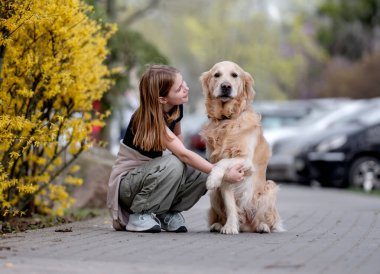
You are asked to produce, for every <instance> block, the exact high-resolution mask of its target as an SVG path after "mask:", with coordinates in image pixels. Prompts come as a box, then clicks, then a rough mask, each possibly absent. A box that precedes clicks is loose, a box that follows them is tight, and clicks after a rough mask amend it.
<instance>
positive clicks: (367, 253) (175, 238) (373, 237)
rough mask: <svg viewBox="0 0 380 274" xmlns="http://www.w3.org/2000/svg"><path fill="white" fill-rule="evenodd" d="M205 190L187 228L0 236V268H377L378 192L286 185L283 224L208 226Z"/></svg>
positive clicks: (75, 227) (103, 227)
mask: <svg viewBox="0 0 380 274" xmlns="http://www.w3.org/2000/svg"><path fill="white" fill-rule="evenodd" d="M208 205H209V204H208V197H204V198H202V199H201V201H200V202H199V203H198V204H197V205H196V206H195V207H194V208H193V209H191V210H190V211H189V212H185V214H184V215H185V218H186V221H187V223H188V229H189V232H188V233H185V234H175V233H167V232H162V233H159V234H143V233H130V232H115V231H113V230H112V229H111V226H110V222H109V219H108V216H107V217H100V218H96V219H92V220H90V221H85V222H78V223H74V224H68V225H63V226H61V227H60V228H62V229H64V228H70V227H72V232H65V233H63V232H55V231H54V230H55V229H57V228H56V227H55V228H47V229H42V230H36V231H29V232H27V233H19V234H14V235H8V236H6V237H3V238H0V273H4V274H6V273H28V274H32V273H42V274H43V273H49V274H50V273H70V274H72V273H86V274H87V273H91V274H93V273H104V274H108V273H208V274H209V273H211V274H212V273H235V274H236V273H334V274H337V273H345V274H346V273H361V274H363V273H380V262H379V261H380V214H379V213H380V198H379V197H371V196H366V195H362V194H356V193H351V192H348V191H340V190H326V189H313V188H301V187H297V186H288V185H284V186H282V188H281V191H280V192H279V201H278V205H279V211H280V213H281V215H282V217H283V219H284V223H285V227H286V228H287V232H283V233H272V234H256V233H255V234H252V233H242V234H239V235H221V234H217V233H209V232H208V230H207V222H206V211H207V208H208Z"/></svg>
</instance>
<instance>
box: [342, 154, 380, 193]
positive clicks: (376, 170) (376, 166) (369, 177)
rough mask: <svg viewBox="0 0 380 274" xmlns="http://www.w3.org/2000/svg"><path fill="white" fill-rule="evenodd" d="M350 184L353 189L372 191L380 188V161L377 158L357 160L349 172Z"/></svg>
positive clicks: (368, 157)
mask: <svg viewBox="0 0 380 274" xmlns="http://www.w3.org/2000/svg"><path fill="white" fill-rule="evenodd" d="M348 182H349V185H350V186H351V187H359V188H363V189H364V190H365V191H371V190H372V189H374V188H379V187H380V160H379V159H377V158H375V157H370V156H366V157H361V158H358V159H356V160H355V161H354V162H353V163H352V165H351V168H350V170H349V175H348Z"/></svg>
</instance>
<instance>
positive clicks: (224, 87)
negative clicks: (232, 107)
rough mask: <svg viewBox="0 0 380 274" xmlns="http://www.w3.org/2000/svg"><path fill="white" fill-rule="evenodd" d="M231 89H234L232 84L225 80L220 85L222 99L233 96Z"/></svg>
mask: <svg viewBox="0 0 380 274" xmlns="http://www.w3.org/2000/svg"><path fill="white" fill-rule="evenodd" d="M231 91H232V86H231V84H230V83H228V82H223V83H222V84H221V85H220V93H219V97H221V98H222V99H230V98H231Z"/></svg>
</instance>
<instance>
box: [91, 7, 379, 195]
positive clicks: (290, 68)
mask: <svg viewBox="0 0 380 274" xmlns="http://www.w3.org/2000/svg"><path fill="white" fill-rule="evenodd" d="M86 2H88V3H89V4H91V5H93V6H94V7H95V15H94V16H95V17H97V19H101V20H103V21H104V22H114V23H116V24H117V26H118V31H117V33H116V34H115V35H114V36H113V38H112V39H111V41H110V44H109V49H110V56H109V60H108V62H109V65H110V66H111V67H117V68H119V70H120V71H119V73H118V74H117V76H116V77H115V83H116V84H115V86H114V87H113V88H112V90H111V91H110V92H108V93H107V95H106V96H105V97H104V98H103V100H102V101H101V102H98V104H96V107H97V108H98V109H99V110H103V111H104V110H106V109H111V110H112V116H111V117H110V118H109V121H108V123H107V126H106V127H105V128H104V129H102V131H99V132H96V134H98V138H99V139H101V140H105V141H107V142H108V149H109V150H110V151H111V153H112V154H116V153H117V151H118V142H119V139H120V138H121V137H122V136H123V133H124V130H125V128H126V126H127V125H128V121H129V119H130V117H131V114H132V113H133V111H134V110H135V109H136V107H137V106H138V104H139V99H138V90H137V85H138V79H139V77H140V75H141V72H142V71H143V70H144V69H145V68H146V65H147V64H151V63H165V64H170V65H173V66H175V67H177V68H178V69H179V70H180V71H181V73H182V74H183V77H184V79H186V82H187V83H188V85H189V87H190V100H189V103H188V104H187V105H186V106H185V112H186V114H185V118H184V119H183V121H182V128H183V133H184V137H185V141H186V145H187V146H188V147H189V148H190V149H192V150H194V151H196V152H197V153H199V154H201V155H202V156H204V157H206V154H205V146H204V142H203V141H202V140H201V138H200V136H199V132H200V130H201V128H202V125H203V123H204V122H205V120H206V118H207V117H206V115H205V110H204V105H203V95H202V91H201V86H200V82H199V76H200V74H201V73H202V72H204V71H207V70H208V69H209V68H211V66H212V65H213V64H214V63H216V62H219V61H222V60H230V61H234V62H236V63H238V64H239V65H240V66H241V67H242V68H243V69H244V70H246V71H248V72H249V73H251V74H252V76H253V77H254V79H255V85H254V88H255V90H256V97H255V102H254V107H255V109H256V110H257V111H258V112H260V113H261V114H262V124H263V128H264V135H265V137H266V138H267V140H268V142H269V144H270V145H271V147H272V151H273V156H272V159H271V161H270V164H269V167H268V178H270V179H274V180H276V181H278V182H293V183H300V184H305V185H322V186H328V187H349V186H350V187H355V188H361V189H364V190H366V191H373V190H376V189H378V188H380V141H379V140H380V111H379V110H380V100H379V98H380V88H379V87H380V28H379V26H380V1H379V0H309V1H302V0H266V1H261V0H218V1H206V0H192V1H187V0H87V1H86Z"/></svg>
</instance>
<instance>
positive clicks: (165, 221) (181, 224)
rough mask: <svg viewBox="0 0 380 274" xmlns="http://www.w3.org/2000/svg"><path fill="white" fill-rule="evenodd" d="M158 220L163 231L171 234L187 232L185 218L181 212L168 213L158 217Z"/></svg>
mask: <svg viewBox="0 0 380 274" xmlns="http://www.w3.org/2000/svg"><path fill="white" fill-rule="evenodd" d="M157 218H158V219H159V220H160V222H161V227H162V229H164V230H166V231H169V232H187V228H186V226H185V218H183V216H182V214H181V213H180V212H168V213H164V214H161V215H157Z"/></svg>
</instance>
